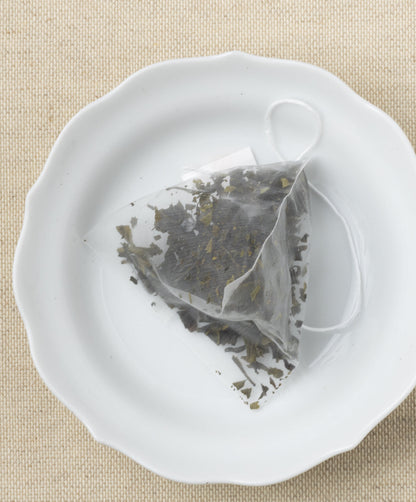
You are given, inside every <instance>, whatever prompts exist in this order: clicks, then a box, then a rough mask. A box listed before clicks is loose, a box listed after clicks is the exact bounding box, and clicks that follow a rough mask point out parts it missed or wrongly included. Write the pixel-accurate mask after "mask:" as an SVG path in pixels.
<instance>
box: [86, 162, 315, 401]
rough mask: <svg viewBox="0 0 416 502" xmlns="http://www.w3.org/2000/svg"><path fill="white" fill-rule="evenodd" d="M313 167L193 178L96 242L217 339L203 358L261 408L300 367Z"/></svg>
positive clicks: (137, 208) (146, 202)
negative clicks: (309, 179)
mask: <svg viewBox="0 0 416 502" xmlns="http://www.w3.org/2000/svg"><path fill="white" fill-rule="evenodd" d="M304 165H305V162H304V161H299V162H278V163H275V164H268V165H262V166H257V165H253V166H246V167H233V168H229V169H221V170H218V169H217V170H215V171H214V172H211V171H210V170H206V169H205V170H204V169H202V170H201V171H200V172H192V177H190V178H189V179H187V180H186V181H183V182H181V183H178V184H177V185H174V186H171V187H168V188H165V189H162V190H160V191H159V192H157V193H155V194H151V195H148V196H146V197H142V198H141V199H139V200H136V201H135V202H134V203H131V204H129V205H127V206H126V207H124V208H121V209H120V210H119V211H116V213H114V214H112V215H111V216H110V217H109V218H107V219H106V220H105V221H104V222H102V223H100V224H99V225H97V227H95V228H94V229H93V230H92V231H91V232H90V234H89V235H88V239H87V240H88V242H89V243H90V245H92V246H93V247H94V248H95V249H97V250H98V251H99V252H100V253H102V254H103V255H107V256H108V257H110V258H114V256H115V255H118V258H119V263H120V266H123V267H125V269H126V280H129V277H130V278H131V279H132V280H133V281H134V282H135V283H137V284H138V287H144V288H146V290H147V291H148V292H149V293H150V294H151V295H158V296H159V297H160V298H162V299H163V300H164V302H166V304H167V305H169V306H170V307H171V308H173V309H175V311H176V312H177V314H178V316H179V318H180V320H181V321H182V323H183V325H184V327H185V328H186V329H187V330H188V331H189V332H190V333H189V337H191V338H192V339H194V338H195V337H203V338H205V339H206V340H209V347H208V345H206V344H205V345H204V344H201V343H196V344H195V346H196V347H198V348H199V355H200V357H201V358H202V359H205V360H207V362H208V364H209V365H210V366H214V368H215V370H216V372H217V373H218V374H221V375H222V377H223V378H224V379H225V381H226V383H227V385H229V386H230V388H232V389H233V390H234V391H235V392H237V393H238V394H239V395H240V397H241V398H242V399H243V401H244V402H245V403H246V404H248V405H249V406H250V408H252V409H257V408H259V407H260V406H261V405H262V404H264V403H265V402H266V401H267V400H268V399H269V398H270V396H272V395H273V394H274V393H275V392H276V390H277V389H278V388H279V387H280V385H281V384H282V382H283V381H284V380H285V379H286V378H287V377H288V376H289V374H290V373H291V371H292V370H293V369H294V368H295V366H296V364H297V362H298V345H299V338H300V332H301V327H302V323H303V320H304V313H305V309H304V306H305V301H306V297H307V284H308V244H309V234H310V220H309V206H310V204H309V193H308V184H307V179H306V176H305V173H304V171H303V170H304ZM116 241H117V244H116V245H115V244H114V243H115V242H116ZM192 339H190V342H191V343H192ZM199 341H200V340H199ZM204 347H205V348H204ZM211 348H212V349H215V350H211ZM205 355H206V356H207V357H205ZM208 355H209V356H208Z"/></svg>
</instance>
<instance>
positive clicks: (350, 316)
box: [303, 181, 363, 333]
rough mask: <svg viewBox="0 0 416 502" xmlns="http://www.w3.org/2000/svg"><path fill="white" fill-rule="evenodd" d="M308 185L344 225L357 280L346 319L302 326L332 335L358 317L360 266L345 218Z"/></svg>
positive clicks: (360, 286)
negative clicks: (316, 325) (320, 324)
mask: <svg viewBox="0 0 416 502" xmlns="http://www.w3.org/2000/svg"><path fill="white" fill-rule="evenodd" d="M308 185H309V186H310V188H311V189H312V190H313V191H314V192H315V193H316V194H317V195H318V196H319V197H321V198H322V199H323V200H324V201H325V202H326V203H327V204H328V206H329V207H330V208H331V209H332V210H333V211H334V213H335V214H336V215H337V216H338V218H339V219H340V220H341V222H342V224H343V225H344V228H345V232H346V234H347V238H348V244H349V246H350V249H351V255H352V259H353V266H354V269H355V274H356V277H357V279H358V281H357V282H358V283H356V287H355V291H354V296H353V298H354V300H353V305H352V307H351V311H350V312H349V314H348V315H347V317H346V318H345V319H344V320H343V321H340V322H339V323H336V324H333V325H331V326H325V327H324V328H318V327H315V326H308V325H307V324H305V323H304V324H303V329H305V330H306V331H310V332H312V333H333V332H337V331H341V330H343V329H345V328H347V327H348V326H349V325H350V324H351V323H352V322H353V321H354V320H355V319H356V317H357V316H358V314H359V313H360V310H361V306H362V300H363V292H362V272H361V265H360V259H359V255H358V250H357V246H356V244H355V241H354V237H353V233H352V230H351V227H350V226H349V225H348V222H347V220H346V219H345V217H344V216H343V215H342V214H341V212H340V211H339V210H338V209H337V208H336V206H335V205H334V204H333V203H332V202H331V201H330V200H329V199H328V197H327V196H326V195H324V194H323V193H322V192H321V191H320V190H319V189H318V188H316V186H315V185H313V184H312V183H311V182H310V181H308Z"/></svg>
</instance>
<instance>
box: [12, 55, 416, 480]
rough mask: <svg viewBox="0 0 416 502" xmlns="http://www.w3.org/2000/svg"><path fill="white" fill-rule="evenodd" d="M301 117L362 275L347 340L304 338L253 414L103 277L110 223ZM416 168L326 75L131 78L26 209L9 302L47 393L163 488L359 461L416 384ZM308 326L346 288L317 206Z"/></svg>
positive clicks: (340, 246) (176, 67)
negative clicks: (89, 237) (315, 115)
mask: <svg viewBox="0 0 416 502" xmlns="http://www.w3.org/2000/svg"><path fill="white" fill-rule="evenodd" d="M288 98H292V99H301V100H304V101H305V102H307V103H308V104H310V105H311V106H313V107H314V108H315V109H316V110H317V111H318V112H319V113H320V115H321V117H322V122H323V129H322V131H323V136H322V139H321V141H320V143H319V145H318V147H317V149H316V153H315V155H314V156H313V159H312V160H311V162H310V164H309V165H308V167H307V175H308V177H309V179H310V180H312V181H313V183H314V184H315V185H316V186H317V187H319V188H320V190H321V191H322V192H323V193H325V194H326V196H328V197H329V198H330V199H331V200H332V202H333V203H334V204H335V205H336V206H337V207H339V208H342V213H343V214H344V216H345V218H346V219H348V221H349V224H350V225H351V227H352V228H353V229H354V235H355V239H356V242H357V245H358V249H359V255H360V263H361V269H362V273H363V288H362V290H363V304H362V309H361V312H360V314H359V316H358V318H357V319H356V320H355V322H354V323H353V324H352V325H351V326H350V328H349V329H347V330H343V331H342V332H341V331H340V332H335V333H331V334H326V335H323V334H319V333H310V332H308V333H304V336H303V339H302V343H301V361H300V365H299V367H298V368H297V369H296V371H295V372H294V373H293V375H292V376H291V377H290V378H289V379H288V380H287V383H286V384H285V385H284V386H283V387H282V388H281V390H279V393H278V394H277V395H276V397H275V398H274V400H273V401H271V402H270V403H269V404H267V405H266V406H264V408H263V409H261V410H259V411H256V412H253V411H250V410H249V409H248V408H247V407H245V406H244V405H243V404H241V402H240V401H239V400H238V399H236V398H235V396H234V395H232V393H231V392H230V390H229V389H228V388H226V386H224V384H223V382H222V381H221V380H220V379H218V378H217V377H215V376H214V375H212V373H211V371H210V370H209V368H207V367H206V366H205V365H203V364H202V363H201V362H200V360H199V358H198V357H196V356H195V353H194V352H193V351H192V350H191V348H190V346H189V345H188V344H187V343H186V332H184V329H183V326H182V325H181V323H180V321H179V320H178V319H176V317H175V316H174V315H171V316H165V315H159V313H158V312H157V310H155V309H154V307H152V306H151V303H150V302H149V301H148V298H147V297H146V296H145V294H144V293H143V292H141V291H140V288H138V287H137V286H134V285H133V284H131V283H129V282H128V281H125V280H121V278H120V276H119V275H118V273H117V272H115V271H114V270H112V269H111V267H109V268H106V267H102V266H101V262H100V261H99V260H98V259H97V257H96V256H95V255H94V253H93V252H92V251H91V249H89V248H88V246H86V245H85V243H84V242H83V238H84V236H85V234H86V233H87V232H88V231H89V230H90V229H91V228H92V227H93V226H94V225H95V223H97V221H99V220H100V219H102V218H103V217H105V215H107V214H110V213H111V212H113V211H114V210H116V209H117V208H119V207H120V206H123V205H125V204H126V202H129V201H131V200H135V199H137V198H138V197H140V196H141V195H144V194H146V193H149V192H151V191H154V190H157V189H159V188H162V187H164V186H167V185H169V184H173V183H175V182H176V181H177V180H178V179H179V177H180V173H181V169H182V168H183V166H188V167H197V166H200V165H202V164H206V163H208V162H211V161H213V160H215V159H217V158H220V157H222V156H225V155H228V154H230V153H232V152H235V151H238V150H240V149H242V148H246V147H248V146H249V147H251V149H252V151H253V153H254V155H255V156H256V159H257V161H258V162H259V163H266V162H273V161H275V160H276V157H275V153H274V151H273V149H272V148H271V146H270V144H269V143H268V140H267V136H266V134H265V127H264V119H265V114H266V110H267V109H268V107H269V106H270V104H271V103H273V102H274V101H276V100H280V99H288ZM415 193H416V159H415V154H414V152H413V150H412V148H411V145H410V144H409V142H408V140H407V139H406V137H405V135H404V133H403V132H402V131H401V130H400V128H399V127H398V126H397V125H396V124H395V123H394V122H393V121H392V119H391V118H389V117H388V116H387V115H385V114H384V113H383V112H381V111H380V110H378V109H377V108H375V107H374V106H372V105H370V104H369V103H368V102H366V101H364V100H363V99H361V98H360V97H359V96H357V95H356V94H355V93H354V92H353V91H352V90H351V89H350V88H349V87H347V86H346V85H345V84H344V83H342V82H341V81H340V80H338V79H337V78H336V77H334V76H333V75H331V74H330V73H328V72H326V71H324V70H322V69H319V68H316V67H314V66H311V65H307V64H304V63H299V62H295V61H283V60H275V59H264V58H259V57H253V56H249V55H246V54H242V53H229V54H224V55H220V56H215V57H208V58H197V59H186V60H177V61H169V62H165V63H162V64H158V65H154V66H151V67H149V68H146V69H144V70H141V71H139V72H138V73H136V74H135V75H133V76H132V77H130V78H129V79H127V80H126V81H125V82H124V83H123V84H122V85H120V86H119V87H118V88H117V89H115V90H114V91H112V92H111V93H109V94H108V95H107V96H105V97H103V98H102V99H99V100H98V101H96V102H95V103H93V104H91V105H89V106H88V107H86V108H85V109H84V110H82V111H81V112H80V113H79V114H77V115H76V116H75V117H74V118H73V119H72V120H71V121H70V123H69V124H68V125H67V126H66V127H65V129H64V130H63V132H62V134H61V135H60V137H59V138H58V140H57V142H56V144H55V146H54V148H53V149H52V152H51V154H50V156H49V159H48V161H47V163H46V166H45V169H44V171H43V173H42V175H41V177H40V179H39V180H38V182H37V183H36V185H35V186H34V187H33V189H32V190H31V191H30V193H29V195H28V198H27V203H26V213H25V220H24V225H23V231H22V235H21V238H20V241H19V245H18V249H17V252H16V259H15V266H14V287H15V294H16V299H17V303H18V305H19V308H20V311H21V313H22V316H23V319H24V322H25V325H26V328H27V331H28V335H29V341H30V347H31V352H32V356H33V359H34V361H35V364H36V366H37V368H38V370H39V373H40V374H41V376H42V378H43V379H44V381H45V382H46V384H47V385H48V386H49V388H50V389H51V390H52V392H54V394H55V395H56V396H57V397H58V398H59V399H61V401H62V402H64V403H65V404H66V406H68V408H70V409H71V410H72V411H73V412H74V413H75V414H76V416H77V417H79V418H80V420H82V422H83V423H84V424H85V425H86V426H87V427H88V429H89V430H90V431H91V433H92V434H93V436H94V437H95V438H96V439H97V440H98V441H100V442H102V443H105V444H107V445H110V446H112V447H114V448H117V449H118V450H120V451H122V452H124V453H125V454H127V455H129V456H130V457H132V458H133V459H135V460H136V461H137V462H140V463H141V464H143V465H144V466H146V467H147V468H149V469H151V470H153V471H155V472H157V473H159V474H161V475H163V476H166V477H168V478H172V479H176V480H180V481H186V482H197V483H202V482H232V483H242V484H253V485H260V484H268V483H274V482H278V481H282V480H284V479H287V478H290V477H292V476H295V475H296V474H299V473H301V472H302V471H305V470H306V469H309V468H310V467H312V466H314V465H316V464H317V463H319V462H321V461H323V460H324V459H326V458H328V457H330V456H332V455H335V454H337V453H340V452H342V451H345V450H348V449H350V448H353V447H354V446H355V445H357V444H358V442H359V441H361V439H362V438H363V437H364V436H365V435H366V434H367V433H368V432H369V431H370V430H371V428H372V427H374V426H375V425H376V424H377V423H378V422H379V421H380V420H381V419H382V418H383V417H385V416H386V415H387V414H388V413H389V412H390V411H392V410H393V408H394V407H396V406H397V405H398V404H399V403H400V402H401V401H402V400H403V399H404V398H405V397H406V395H407V394H408V393H409V392H410V391H411V389H412V388H413V387H414V385H415V382H416V364H415V363H416V342H415V340H416V338H415V332H414V318H413V311H414V300H415V293H414V284H416V262H415V260H414V259H413V258H412V257H413V254H414V250H415V249H416V219H415V215H416V197H415ZM312 218H313V236H314V239H313V249H312V265H311V289H310V298H309V303H308V314H307V322H308V324H310V325H313V326H317V327H319V326H326V325H328V324H334V323H335V324H336V323H337V322H339V321H340V320H342V318H343V316H345V315H347V314H346V312H347V310H348V308H350V306H349V305H350V303H351V301H352V300H351V290H352V286H353V282H354V278H353V265H352V260H351V256H350V254H349V251H348V245H347V241H346V237H345V232H343V230H342V228H341V227H340V224H339V222H338V221H337V220H336V218H334V216H333V215H332V214H331V213H330V212H328V211H327V210H326V207H325V205H323V204H322V201H320V200H318V199H317V198H316V197H314V198H313V200H312Z"/></svg>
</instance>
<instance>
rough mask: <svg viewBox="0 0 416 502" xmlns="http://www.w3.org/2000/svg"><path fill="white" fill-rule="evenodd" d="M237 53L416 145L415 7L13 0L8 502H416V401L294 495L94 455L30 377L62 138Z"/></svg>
mask: <svg viewBox="0 0 416 502" xmlns="http://www.w3.org/2000/svg"><path fill="white" fill-rule="evenodd" d="M232 49H239V50H242V51H246V52H249V53H252V54H257V55H262V56H272V57H279V58H288V59H297V60H302V61H306V62H309V63H313V64H315V65H318V66H321V67H323V68H325V69H327V70H329V71H331V72H333V73H335V75H337V76H339V77H340V78H341V79H343V80H344V81H345V82H347V83H348V84H349V85H350V86H351V87H352V88H353V89H354V90H355V91H356V92H358V93H359V94H360V95H361V96H363V97H364V98H366V99H367V100H369V101H370V102H372V103H374V104H375V105H376V106H378V107H380V108H381V109H383V110H384V111H386V112H387V113H388V114H389V115H391V116H392V117H393V118H394V119H395V120H396V121H397V122H398V123H399V125H400V126H401V127H402V128H403V129H404V131H405V132H406V134H407V135H408V137H409V138H410V141H411V143H412V144H413V145H415V144H416V118H415V111H416V107H415V103H416V4H415V2H414V0H332V1H327V0H285V1H283V0H281V1H277V0H263V1H260V0H257V1H256V0H245V1H244V0H241V1H231V0H229V1H228V0H205V1H203V0H201V1H196V0H165V1H156V0H155V1H151V0H143V1H140V0H136V1H132V0H90V1H84V2H82V1H81V0H66V1H61V0H31V1H28V0H25V1H23V0H1V2H0V58H1V59H0V169H1V198H0V205H1V225H0V239H1V256H0V260H1V277H0V280H1V300H0V301H1V379H0V389H1V392H0V400H1V401H0V500H1V501H36V502H38V501H61V500H62V501H64V500H65V501H79V500H83V501H87V500H88V501H90V500H91V501H112V502H114V501H127V500H128V501H132V500H143V501H180V502H186V501H218V502H225V501H228V500H233V501H241V502H243V501H244V502H245V501H251V500H252V501H254V502H256V501H263V500H264V501H274V500H276V501H285V502H286V501H287V502H289V501H290V502H297V501H302V502H305V501H308V502H314V501H317V502H318V501H319V502H320V501H380V502H382V501H384V502H387V501H392V502H393V501H394V502H399V501H414V500H416V418H415V410H416V402H415V400H416V393H415V392H413V394H411V395H410V397H408V399H407V400H406V401H405V402H404V403H403V404H402V405H401V406H400V407H399V408H398V409H397V410H396V411H394V412H393V413H392V414H391V415H390V416H389V417H388V418H387V419H386V420H384V421H383V422H382V423H381V424H380V425H379V426H378V427H376V428H375V430H373V431H372V432H371V433H370V434H369V435H368V436H367V437H366V438H365V439H364V441H363V442H362V443H361V444H360V445H359V446H358V447H357V448H356V449H355V450H353V451H351V452H348V453H345V454H342V455H339V456H337V457H335V458H332V459H330V460H328V461H326V462H325V463H323V464H321V465H319V466H318V467H315V468H314V469H312V470H310V471H309V472H306V473H305V474H302V475H300V476H298V477H296V478H294V479H292V480H289V481H287V482H284V483H281V484H278V485H272V486H268V487H241V486H231V485H185V484H181V483H176V482H172V481H168V480H165V479H163V478H161V477H159V476H157V475H155V474H152V473H151V472H149V471H147V470H146V469H144V468H143V467H141V466H140V465H137V464H135V463H134V462H133V461H132V460H130V459H129V458H127V457H125V456H124V455H122V454H121V453H118V452H117V451H115V450H112V449H110V448H108V447H106V446H103V445H100V444H98V443H97V442H95V441H94V440H93V438H92V437H91V436H90V434H89V433H88V431H87V430H86V428H85V427H84V426H83V425H82V423H80V422H79V421H78V420H77V419H76V418H75V417H74V416H73V415H72V414H71V413H70V412H69V411H68V410H67V409H66V408H65V407H64V406H63V405H62V404H61V403H60V402H59V401H58V400H57V399H56V398H55V397H54V396H53V395H52V394H51V392H49V390H48V389H47V388H46V386H45V385H44V384H43V382H42V381H41V379H40V377H39V375H38V373H37V371H36V370H35V368H34V365H33V363H32V360H31V357H30V353H29V346H28V341H27V337H26V333H25V329H24V326H23V323H22V320H21V318H20V316H19V312H18V310H17V307H16V305H15V302H14V298H13V292H12V280H11V277H12V262H13V255H14V250H15V246H16V243H17V239H18V236H19V232H20V229H21V224H22V219H23V213H24V201H25V195H26V193H27V191H28V190H29V188H30V187H31V186H32V185H33V183H34V182H35V180H36V179H37V177H38V176H39V174H40V172H41V170H42V167H43V164H44V162H45V160H46V158H47V155H48V153H49V151H50V149H51V147H52V145H53V143H54V142H55V140H56V138H57V135H58V133H59V132H60V131H61V130H62V128H63V127H64V125H65V124H66V123H67V121H68V120H69V119H70V118H71V117H72V116H73V115H74V114H75V113H76V112H77V111H78V110H80V109H81V108H82V107H84V106H85V105H86V104H87V103H89V102H91V101H93V100H95V99H96V98H98V97H100V96H102V95H103V94H105V93H107V92H108V91H110V90H111V89H112V88H113V87H115V86H116V85H117V84H119V83H120V82H121V81H122V80H123V79H125V78H126V77H128V76H129V75H130V74H131V73H133V72H135V71H136V70H138V69H140V68H142V67H144V66H146V65H148V64H151V63H155V62H157V61H162V60H165V59H169V58H178V57H185V56H200V55H210V54H217V53H221V52H224V51H228V50H232ZM399 168H400V166H398V173H399ZM277 454H278V452H277Z"/></svg>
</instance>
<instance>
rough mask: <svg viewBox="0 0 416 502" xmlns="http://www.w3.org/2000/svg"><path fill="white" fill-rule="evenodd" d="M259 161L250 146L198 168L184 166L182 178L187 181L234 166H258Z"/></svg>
mask: <svg viewBox="0 0 416 502" xmlns="http://www.w3.org/2000/svg"><path fill="white" fill-rule="evenodd" d="M256 165H257V161H256V158H255V157H254V154H253V151H252V150H251V148H250V147H249V146H247V147H245V148H242V149H241V150H237V151H235V152H233V153H231V154H229V155H226V156H225V157H221V158H219V159H217V160H214V161H212V162H209V163H208V164H204V165H203V166H201V167H198V168H190V167H184V168H183V170H182V179H183V180H184V181H187V180H189V179H193V178H198V177H199V176H201V174H211V173H216V172H219V171H224V170H227V169H231V168H233V167H241V166H256Z"/></svg>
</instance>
